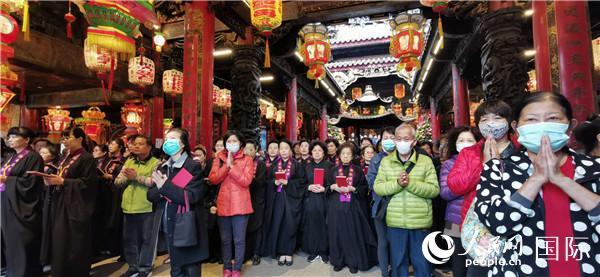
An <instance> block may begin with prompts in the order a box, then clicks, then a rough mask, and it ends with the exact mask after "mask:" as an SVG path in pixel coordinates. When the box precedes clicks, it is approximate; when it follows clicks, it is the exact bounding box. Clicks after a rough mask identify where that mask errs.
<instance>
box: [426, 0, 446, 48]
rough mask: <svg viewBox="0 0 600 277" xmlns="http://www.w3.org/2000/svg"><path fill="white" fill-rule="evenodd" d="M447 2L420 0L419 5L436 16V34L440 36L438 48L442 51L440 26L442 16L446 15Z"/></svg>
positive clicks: (442, 33) (444, 0)
mask: <svg viewBox="0 0 600 277" xmlns="http://www.w3.org/2000/svg"><path fill="white" fill-rule="evenodd" d="M448 2H450V1H449V0H442V1H440V0H421V5H423V6H425V7H431V9H432V10H433V12H434V13H437V14H438V32H439V34H440V48H441V49H444V27H443V26H442V14H444V13H446V9H447V8H448Z"/></svg>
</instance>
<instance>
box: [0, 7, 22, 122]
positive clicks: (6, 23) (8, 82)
mask: <svg viewBox="0 0 600 277" xmlns="http://www.w3.org/2000/svg"><path fill="white" fill-rule="evenodd" d="M22 2H23V1H6V0H0V112H2V110H3V109H4V108H5V107H6V106H7V105H8V102H10V100H11V99H12V98H13V97H14V96H15V94H14V93H13V92H12V91H10V90H9V89H8V87H12V86H14V85H16V84H17V82H18V81H19V77H18V75H17V73H15V72H13V71H12V70H11V69H10V64H9V63H8V59H9V58H12V57H13V56H14V55H15V50H14V48H12V47H11V46H10V44H12V43H13V42H15V41H16V40H17V35H18V32H19V31H18V29H19V24H17V21H16V20H15V19H14V18H13V17H12V16H10V13H11V12H15V11H18V10H20V9H21V8H22V7H23V3H22Z"/></svg>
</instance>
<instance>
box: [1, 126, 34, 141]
mask: <svg viewBox="0 0 600 277" xmlns="http://www.w3.org/2000/svg"><path fill="white" fill-rule="evenodd" d="M11 135H15V136H19V137H22V138H26V139H29V143H31V142H32V141H33V138H34V137H35V133H34V132H33V130H31V129H29V128H27V127H23V126H20V127H12V128H10V129H8V134H7V136H11Z"/></svg>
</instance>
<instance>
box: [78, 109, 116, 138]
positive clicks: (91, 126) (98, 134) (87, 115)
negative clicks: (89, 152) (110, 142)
mask: <svg viewBox="0 0 600 277" xmlns="http://www.w3.org/2000/svg"><path fill="white" fill-rule="evenodd" d="M81 116H82V117H79V118H75V124H76V125H79V126H83V131H84V132H85V134H86V135H88V136H89V137H90V139H92V140H93V141H95V142H96V143H99V144H102V143H104V142H105V138H104V128H105V127H108V126H110V121H108V120H105V119H104V118H105V117H106V114H105V113H104V112H102V111H101V110H100V108H98V107H96V106H94V107H90V108H89V109H87V110H85V111H83V112H81Z"/></svg>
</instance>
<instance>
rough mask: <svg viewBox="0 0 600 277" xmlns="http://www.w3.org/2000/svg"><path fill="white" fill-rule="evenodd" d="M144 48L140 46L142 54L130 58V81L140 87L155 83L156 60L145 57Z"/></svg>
mask: <svg viewBox="0 0 600 277" xmlns="http://www.w3.org/2000/svg"><path fill="white" fill-rule="evenodd" d="M144 52H145V51H144V48H140V55H139V56H137V57H133V58H131V59H129V65H128V75H129V76H128V77H129V82H130V83H132V84H134V85H138V86H140V87H145V86H151V85H152V84H154V74H155V68H154V62H153V61H152V60H151V59H148V58H146V57H144Z"/></svg>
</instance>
